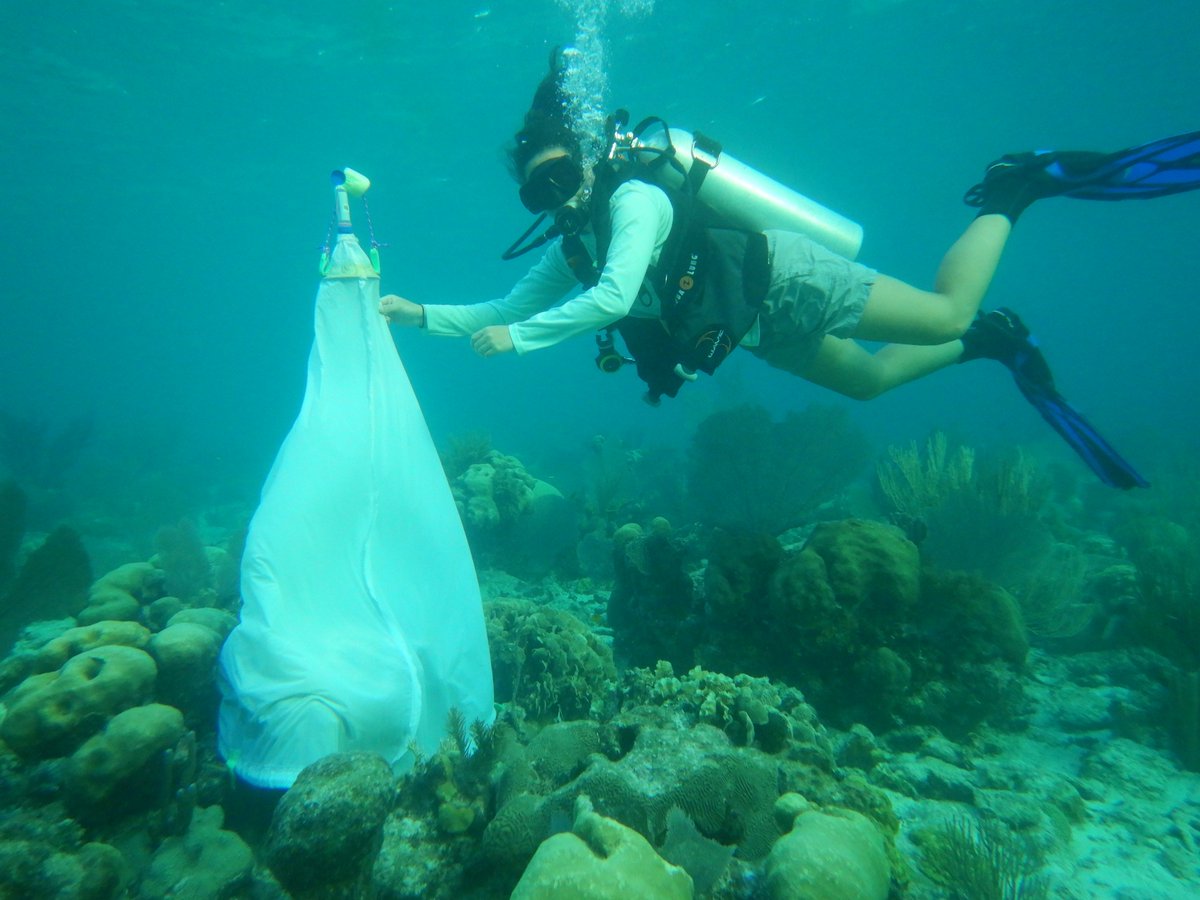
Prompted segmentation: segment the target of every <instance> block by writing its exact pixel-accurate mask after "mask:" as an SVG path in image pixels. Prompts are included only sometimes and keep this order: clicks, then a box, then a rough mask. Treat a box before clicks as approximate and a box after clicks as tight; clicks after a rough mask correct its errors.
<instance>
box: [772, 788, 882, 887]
mask: <svg viewBox="0 0 1200 900" xmlns="http://www.w3.org/2000/svg"><path fill="white" fill-rule="evenodd" d="M776 811H777V813H778V814H779V815H780V817H781V818H783V819H785V820H786V821H787V824H786V826H785V827H787V828H788V831H787V833H786V834H784V835H783V837H781V838H780V839H779V840H777V841H776V842H775V845H774V846H773V847H772V848H771V853H770V856H768V857H767V863H766V872H767V890H768V892H769V894H770V896H771V897H772V900H842V898H847V897H855V898H860V900H886V898H887V896H888V891H889V889H890V886H891V864H890V862H889V861H888V855H887V850H886V847H885V845H884V838H883V835H882V834H880V832H879V829H878V828H877V827H876V826H875V824H874V823H872V822H871V820H870V819H868V818H866V817H865V816H863V815H861V814H859V813H856V812H854V811H853V810H847V809H839V808H837V807H831V808H829V809H824V810H818V809H815V808H812V807H811V806H810V805H809V803H808V801H807V800H806V799H805V798H804V797H801V796H799V795H797V794H789V795H785V796H783V797H780V798H779V800H778V801H777V803H776Z"/></svg>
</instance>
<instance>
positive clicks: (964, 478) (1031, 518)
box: [876, 432, 1050, 580]
mask: <svg viewBox="0 0 1200 900" xmlns="http://www.w3.org/2000/svg"><path fill="white" fill-rule="evenodd" d="M876 480H877V484H878V486H879V493H880V496H881V498H882V499H883V502H884V505H885V507H886V508H887V509H888V510H889V512H891V513H892V514H893V516H894V517H895V518H898V519H903V520H906V521H912V520H920V521H921V522H923V523H924V525H925V528H924V529H922V530H923V531H924V532H926V534H927V536H926V537H925V540H924V543H923V545H922V546H923V549H924V550H925V551H926V553H927V554H929V555H930V556H931V557H933V558H934V559H935V560H936V561H937V562H938V563H940V564H941V565H944V566H950V567H954V568H963V569H974V570H977V571H981V572H983V573H984V574H986V575H988V576H989V577H991V578H997V579H1000V580H1006V579H1005V576H1007V575H1009V574H1010V570H1013V569H1016V570H1022V569H1023V568H1024V565H1025V563H1024V561H1025V559H1027V558H1028V556H1029V555H1030V554H1031V553H1035V552H1037V551H1038V549H1039V548H1040V547H1041V546H1042V545H1044V544H1045V543H1047V542H1048V540H1049V535H1048V532H1047V530H1046V528H1045V527H1044V526H1043V524H1042V522H1041V514H1042V510H1043V509H1044V507H1045V505H1046V502H1047V500H1048V499H1049V496H1050V486H1049V483H1048V481H1047V480H1046V479H1045V478H1044V477H1043V476H1042V474H1041V473H1040V472H1039V471H1038V469H1037V467H1036V466H1035V465H1034V463H1033V462H1032V461H1031V460H1030V459H1029V458H1028V457H1027V456H1025V455H1024V454H1023V453H1021V452H1020V451H1019V450H1018V451H1016V452H1015V453H1014V454H1013V455H1011V456H1006V457H995V458H991V459H986V460H984V459H981V458H980V456H979V455H978V454H977V453H976V452H975V451H974V450H973V449H971V448H969V447H962V446H960V447H955V448H951V447H950V446H949V444H948V442H947V440H946V436H945V435H944V434H942V433H941V432H936V433H934V434H933V435H932V436H931V437H930V438H929V440H928V441H927V442H926V444H925V447H924V448H923V449H918V447H917V445H916V443H915V442H914V443H911V444H909V445H907V446H906V447H893V448H892V449H891V450H890V451H889V457H888V459H886V460H884V461H883V462H881V463H880V464H879V466H878V467H877V469H876Z"/></svg>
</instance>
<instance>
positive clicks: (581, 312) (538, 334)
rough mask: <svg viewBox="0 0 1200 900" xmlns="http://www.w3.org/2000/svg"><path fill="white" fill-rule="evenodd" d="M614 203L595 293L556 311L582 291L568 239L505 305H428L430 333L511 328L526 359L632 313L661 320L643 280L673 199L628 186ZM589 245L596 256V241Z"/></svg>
mask: <svg viewBox="0 0 1200 900" xmlns="http://www.w3.org/2000/svg"><path fill="white" fill-rule="evenodd" d="M610 204H611V207H610V208H611V211H612V242H611V244H610V245H609V249H608V256H607V258H606V260H605V263H604V270H603V271H602V272H601V273H600V281H599V283H598V284H597V285H596V286H595V287H593V288H589V289H588V290H586V291H583V292H581V293H579V294H577V295H576V296H574V297H571V298H570V299H569V300H567V301H566V302H565V303H562V304H561V305H556V304H558V303H559V301H560V300H562V298H563V297H565V296H566V295H567V294H569V293H570V292H571V291H572V290H573V289H575V288H576V287H578V285H579V282H578V281H577V280H576V278H575V275H574V274H573V273H572V272H571V267H570V266H568V265H567V260H566V257H565V256H564V254H563V249H562V241H561V240H556V241H554V242H553V243H552V244H551V245H550V248H549V249H548V250H547V251H546V253H545V255H544V256H543V257H542V258H541V260H539V261H538V263H537V264H536V265H534V266H533V268H531V269H530V270H529V272H528V273H527V274H526V275H525V277H524V278H522V279H521V280H520V281H518V282H517V283H516V285H514V286H513V289H512V290H511V291H509V292H508V295H507V296H506V297H504V298H503V299H501V300H489V301H486V302H484V303H472V304H468V305H465V306H451V305H444V304H436V305H427V306H426V307H425V327H426V329H427V330H428V331H429V333H430V334H441V335H470V334H474V333H475V332H476V331H478V330H479V329H480V328H485V327H487V326H489V325H507V326H508V333H509V334H510V335H511V336H512V342H513V348H514V349H515V350H516V352H517V353H528V352H529V351H530V350H540V349H542V348H543V347H550V346H553V345H554V344H557V343H559V342H560V341H564V340H566V339H567V338H569V337H573V336H574V335H577V334H584V333H586V332H591V331H596V330H597V329H600V328H604V327H605V326H607V325H611V324H613V323H614V322H616V321H617V320H618V319H621V318H624V317H625V316H627V315H637V316H645V317H649V318H654V317H657V316H658V314H659V305H658V298H657V297H655V296H654V295H653V292H652V291H650V290H649V288H647V289H645V290H643V281H644V280H645V278H646V270H647V269H648V268H649V267H650V266H652V265H654V264H655V263H657V262H658V258H659V255H660V254H661V253H662V249H663V245H664V244H665V243H666V242H667V236H668V235H669V234H670V233H671V222H672V220H673V218H674V214H673V212H672V209H671V201H670V200H668V199H667V195H666V194H665V193H663V191H661V190H659V189H658V188H656V187H653V186H652V185H648V184H645V183H643V182H640V181H627V182H625V183H624V184H622V185H621V186H620V187H619V188H617V190H616V191H615V192H613V195H612V200H611V201H610ZM585 242H586V243H589V244H590V246H589V248H588V249H589V250H591V251H593V252H594V251H595V246H594V243H592V241H591V240H590V235H589V236H587V240H586V241H585ZM639 295H640V296H641V299H640V300H639Z"/></svg>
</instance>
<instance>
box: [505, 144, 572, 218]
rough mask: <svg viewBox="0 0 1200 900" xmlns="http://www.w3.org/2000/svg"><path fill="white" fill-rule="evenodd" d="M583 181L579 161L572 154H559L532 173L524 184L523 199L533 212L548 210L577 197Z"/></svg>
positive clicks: (522, 189)
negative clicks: (572, 157) (570, 155)
mask: <svg viewBox="0 0 1200 900" xmlns="http://www.w3.org/2000/svg"><path fill="white" fill-rule="evenodd" d="M582 184H583V169H582V168H580V166H579V163H577V162H575V160H573V159H571V157H569V156H556V157H554V159H548V160H546V161H545V162H544V163H542V164H541V165H539V166H538V167H537V168H536V169H534V170H533V171H532V172H530V173H529V177H528V178H527V179H525V183H524V184H523V185H521V191H520V193H521V202H522V203H523V204H524V205H525V208H526V209H527V210H529V211H530V212H531V213H540V212H546V211H547V210H550V209H556V208H558V207H560V206H562V205H563V204H564V203H566V202H567V201H568V200H570V199H571V198H572V197H574V196H575V194H576V193H577V192H578V191H579V188H580V186H582Z"/></svg>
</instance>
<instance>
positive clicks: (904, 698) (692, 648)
mask: <svg viewBox="0 0 1200 900" xmlns="http://www.w3.org/2000/svg"><path fill="white" fill-rule="evenodd" d="M618 536H620V533H618ZM617 553H618V565H617V571H618V578H617V581H616V583H615V585H614V588H613V592H612V595H611V597H610V599H609V624H610V625H611V626H612V629H613V639H614V652H615V653H616V655H617V657H618V659H621V660H623V661H627V662H628V663H631V664H635V665H638V664H640V665H646V666H651V665H653V664H654V662H655V661H656V660H666V661H668V662H670V664H671V665H672V667H673V668H674V669H676V670H678V671H687V670H688V669H690V668H692V666H694V665H695V664H697V663H699V664H701V665H703V666H704V667H706V668H709V669H714V670H717V671H720V672H726V673H753V674H761V675H768V676H770V677H772V678H776V679H779V680H782V681H785V682H788V683H790V684H794V685H796V686H798V687H799V688H800V689H802V690H803V691H804V692H805V694H806V695H807V696H808V697H809V699H810V701H811V702H813V703H814V704H815V705H816V706H817V708H818V709H820V710H821V711H822V713H823V715H825V716H827V717H828V718H829V720H830V721H832V722H834V723H835V724H838V725H841V726H849V725H851V724H853V723H854V722H855V721H862V722H866V723H868V724H870V725H871V726H872V727H877V728H879V727H882V728H886V727H891V726H894V725H896V724H899V723H901V722H905V721H920V722H929V723H932V724H937V725H939V726H941V727H946V728H951V729H953V730H954V731H955V732H956V733H957V732H963V731H964V730H969V729H970V728H971V727H972V726H973V725H974V724H977V723H978V722H980V721H983V720H985V719H990V720H991V721H994V722H1003V721H1011V720H1013V719H1014V718H1015V717H1017V716H1019V713H1020V708H1021V701H1020V685H1019V679H1018V678H1017V675H1016V673H1017V672H1018V671H1019V669H1020V666H1021V663H1022V661H1023V659H1024V655H1025V652H1026V651H1027V649H1028V642H1027V639H1026V636H1025V629H1024V625H1023V622H1022V620H1021V616H1020V610H1019V607H1018V606H1017V604H1016V602H1015V601H1014V600H1013V598H1012V597H1011V595H1009V594H1008V593H1007V592H1005V591H1004V590H1003V589H1001V588H998V587H996V586H995V585H992V584H990V583H988V582H986V581H983V580H982V579H979V578H977V577H974V576H968V575H954V574H947V573H938V572H936V571H934V570H929V571H926V572H924V573H923V572H922V569H921V561H920V558H919V554H918V551H917V548H916V546H915V545H914V544H912V543H911V542H910V541H908V540H907V539H906V538H905V537H904V535H903V534H902V533H901V532H900V531H899V530H898V529H897V528H894V527H892V526H888V525H883V524H881V523H877V522H870V521H865V520H857V519H848V520H843V521H834V522H823V523H820V524H819V525H817V526H815V527H814V528H813V529H812V531H811V533H810V534H809V537H808V540H807V542H806V543H805V544H804V545H803V546H802V547H800V548H799V549H794V548H793V549H787V550H785V549H784V548H783V547H782V546H781V545H780V544H779V543H778V541H776V540H775V539H774V538H771V537H769V536H753V535H741V536H736V537H735V536H730V535H725V534H722V533H719V532H718V533H717V534H716V536H715V538H714V540H713V542H712V543H711V545H710V547H709V549H708V554H707V560H703V559H701V558H698V557H699V554H698V553H696V551H695V549H694V547H693V546H690V545H689V544H688V543H687V542H686V541H685V540H682V539H680V538H677V537H675V536H674V535H673V534H672V533H671V532H669V531H663V532H661V533H656V534H652V535H649V536H647V535H645V534H643V533H641V530H640V529H637V528H636V527H635V528H631V529H630V530H629V532H628V536H627V538H626V539H625V540H623V541H621V540H618V541H617ZM950 635H953V639H948V636H950Z"/></svg>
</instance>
